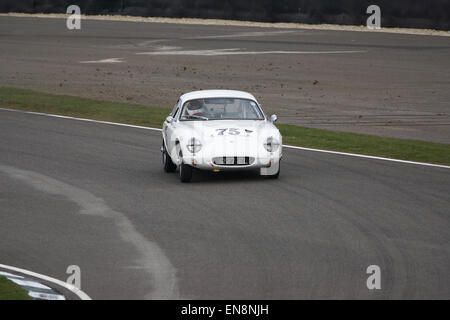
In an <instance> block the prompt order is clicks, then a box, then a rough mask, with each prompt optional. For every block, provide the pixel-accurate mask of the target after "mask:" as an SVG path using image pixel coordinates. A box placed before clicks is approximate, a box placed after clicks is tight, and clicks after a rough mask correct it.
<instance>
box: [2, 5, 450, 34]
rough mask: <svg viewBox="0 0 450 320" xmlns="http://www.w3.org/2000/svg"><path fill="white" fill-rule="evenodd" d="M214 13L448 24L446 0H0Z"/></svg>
mask: <svg viewBox="0 0 450 320" xmlns="http://www.w3.org/2000/svg"><path fill="white" fill-rule="evenodd" d="M71 4H76V5H79V6H80V7H81V11H82V13H85V14H124V15H135V16H159V17H191V18H217V19H234V20H249V21H265V22H300V23H332V24H347V25H364V24H365V21H366V19H367V16H368V15H367V14H366V9H367V7H368V6H369V5H371V4H376V5H378V6H380V7H381V13H382V26H385V27H410V28H433V29H441V30H449V29H450V0H395V1H394V0H246V1H242V0H0V12H27V13H41V12H43V13H63V12H65V11H66V8H67V7H68V6H69V5H71Z"/></svg>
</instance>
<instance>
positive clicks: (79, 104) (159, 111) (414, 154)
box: [0, 87, 450, 165]
mask: <svg viewBox="0 0 450 320" xmlns="http://www.w3.org/2000/svg"><path fill="white" fill-rule="evenodd" d="M0 107H2V108H10V109H20V110H28V111H35V112H43V113H52V114H58V115H66V116H72V117H80V118H89V119H95V120H104V121H111V122H121V123H127V124H134V125H140V126H149V127H157V128H161V125H162V123H163V121H164V119H165V118H166V116H167V115H168V114H169V112H170V111H169V110H168V109H166V108H161V107H154V106H144V105H137V104H130V103H122V102H109V101H101V100H93V99H87V98H80V97H74V96H66V95H55V94H48V93H42V92H37V91H32V90H28V89H19V88H9V87H0ZM277 127H278V128H279V130H280V132H281V134H282V135H283V143H284V144H289V145H294V146H300V147H308V148H316V149H324V150H332V151H341V152H349V153H358V154H364V155H372V156H379V157H386V158H393V159H401V160H409V161H418V162H428V163H435V164H443V165H450V144H444V143H434V142H428V141H420V140H407V139H395V138H385V137H379V136H373V135H366V134H356V133H348V132H337V131H330V130H323V129H312V128H306V127H300V126H296V125H287V124H277Z"/></svg>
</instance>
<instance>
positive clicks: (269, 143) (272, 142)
mask: <svg viewBox="0 0 450 320" xmlns="http://www.w3.org/2000/svg"><path fill="white" fill-rule="evenodd" d="M279 147H280V143H279V142H278V140H277V139H275V138H274V137H268V138H267V140H266V142H264V148H265V149H266V150H267V151H269V152H274V151H277V150H278V148H279Z"/></svg>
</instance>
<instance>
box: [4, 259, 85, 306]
mask: <svg viewBox="0 0 450 320" xmlns="http://www.w3.org/2000/svg"><path fill="white" fill-rule="evenodd" d="M0 268H2V269H7V270H10V271H15V272H19V273H21V274H25V275H28V276H31V277H34V278H38V279H42V280H44V281H48V282H51V283H54V284H56V285H58V286H61V287H63V288H65V289H67V290H69V291H71V292H72V293H74V294H76V295H77V296H78V297H79V298H80V299H81V300H91V298H90V297H89V296H88V295H87V294H86V293H84V292H83V291H81V290H80V289H78V288H77V287H75V286H73V285H71V284H68V283H65V282H63V281H61V280H58V279H55V278H52V277H49V276H46V275H43V274H39V273H36V272H33V271H29V270H25V269H21V268H17V267H13V266H7V265H4V264H0Z"/></svg>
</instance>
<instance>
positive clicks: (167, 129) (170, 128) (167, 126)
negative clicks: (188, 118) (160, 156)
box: [163, 100, 180, 156]
mask: <svg viewBox="0 0 450 320" xmlns="http://www.w3.org/2000/svg"><path fill="white" fill-rule="evenodd" d="M179 110H180V100H178V101H177V103H176V104H175V106H174V108H173V110H172V112H171V113H170V116H172V118H173V121H172V122H171V123H169V122H167V121H164V125H163V131H164V140H165V142H166V148H167V151H168V153H169V155H171V156H172V151H173V150H174V147H175V145H174V141H172V140H173V135H174V131H175V129H176V124H177V122H178V121H177V120H176V119H177V117H178V112H179Z"/></svg>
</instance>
